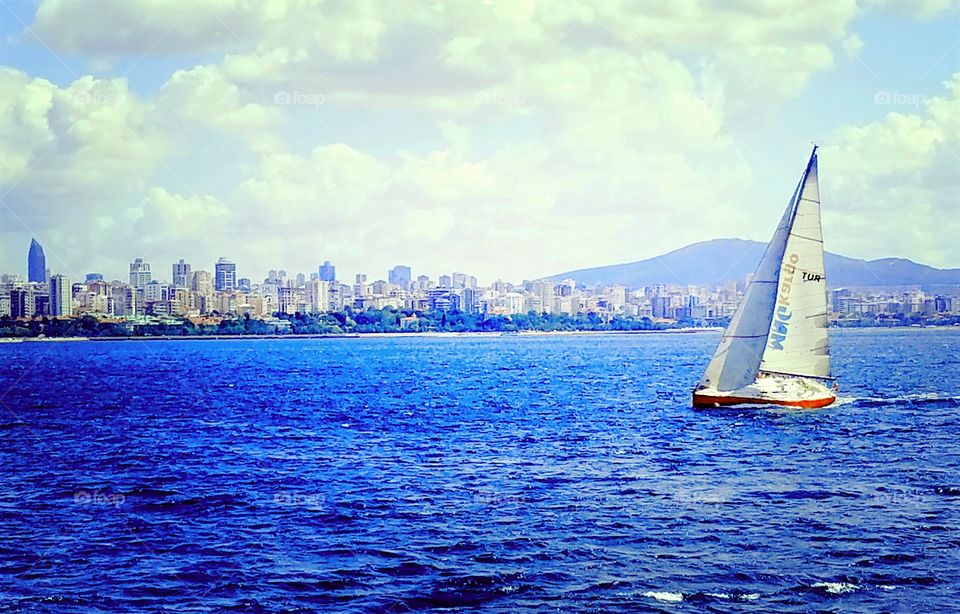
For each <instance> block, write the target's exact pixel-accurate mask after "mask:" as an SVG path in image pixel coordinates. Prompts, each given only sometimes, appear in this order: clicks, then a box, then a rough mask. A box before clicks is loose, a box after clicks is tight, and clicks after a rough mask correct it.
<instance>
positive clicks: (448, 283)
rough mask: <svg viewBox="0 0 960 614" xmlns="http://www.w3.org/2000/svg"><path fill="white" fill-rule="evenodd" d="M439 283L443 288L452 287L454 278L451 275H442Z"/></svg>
mask: <svg viewBox="0 0 960 614" xmlns="http://www.w3.org/2000/svg"><path fill="white" fill-rule="evenodd" d="M437 285H439V286H440V287H441V288H452V287H453V280H452V279H451V278H450V276H449V275H441V276H440V279H439V283H438V284H437Z"/></svg>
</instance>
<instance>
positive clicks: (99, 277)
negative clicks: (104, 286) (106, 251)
mask: <svg viewBox="0 0 960 614" xmlns="http://www.w3.org/2000/svg"><path fill="white" fill-rule="evenodd" d="M94 281H103V274H102V273H87V279H86V283H88V284H89V283H90V282H94Z"/></svg>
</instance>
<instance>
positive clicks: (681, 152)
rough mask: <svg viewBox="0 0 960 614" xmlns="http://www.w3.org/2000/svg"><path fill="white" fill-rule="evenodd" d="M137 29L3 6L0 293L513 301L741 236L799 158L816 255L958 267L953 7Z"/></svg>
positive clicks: (649, 9)
mask: <svg viewBox="0 0 960 614" xmlns="http://www.w3.org/2000/svg"><path fill="white" fill-rule="evenodd" d="M162 4H163V6H162V7H161V6H160V5H158V4H156V3H151V2H143V1H139V0H123V1H120V0H106V1H105V2H101V3H96V4H95V5H93V6H91V5H89V4H87V3H82V2H77V1H76V0H61V1H59V2H52V1H50V0H44V1H41V2H38V3H14V4H12V5H10V6H8V7H7V11H8V13H9V16H10V18H9V19H7V20H4V21H3V22H2V23H0V28H2V32H3V34H4V35H5V37H4V43H3V44H5V45H6V46H7V48H8V51H9V52H10V53H8V54H6V55H5V59H4V61H3V65H4V66H3V68H2V70H0V87H3V88H4V91H6V92H8V95H7V96H6V97H5V98H6V100H7V102H8V108H9V111H8V112H7V113H4V114H3V116H2V119H0V129H2V130H3V133H4V134H7V135H9V137H8V138H7V139H6V141H5V146H4V148H3V149H2V151H0V162H2V164H0V168H3V169H4V170H3V171H2V172H0V194H3V197H2V199H0V200H2V203H0V205H2V206H0V210H2V211H3V213H2V214H0V216H2V222H3V223H2V224H0V246H2V249H0V270H19V268H20V266H21V264H20V262H21V258H22V256H21V248H20V243H19V241H20V240H21V238H22V237H24V236H36V237H38V238H39V240H40V241H41V242H42V243H43V244H44V246H45V248H46V251H47V254H46V256H47V260H48V265H49V268H51V269H63V268H65V267H68V265H69V264H70V263H84V264H88V265H89V266H90V267H91V268H93V269H94V270H105V271H117V270H122V269H123V267H124V266H125V265H126V262H127V258H128V255H127V253H126V252H134V253H139V254H143V255H144V256H145V257H147V258H149V259H151V260H153V261H155V262H165V263H166V262H175V261H176V260H177V259H178V258H180V257H181V256H182V255H183V254H184V253H186V251H188V250H189V251H191V252H192V258H193V259H194V260H196V261H198V262H199V261H202V262H208V261H211V260H216V258H217V257H219V255H222V254H226V255H228V256H229V257H232V258H234V259H235V262H236V264H237V266H238V268H239V269H240V270H259V269H261V268H265V267H269V266H271V263H277V264H280V263H282V264H283V266H285V267H287V268H288V269H291V270H301V271H306V270H312V268H313V267H314V266H315V264H316V263H315V262H314V261H315V260H316V259H317V257H318V256H322V255H323V254H330V255H331V256H334V257H335V259H336V260H337V264H338V266H340V267H341V268H342V269H343V270H345V271H373V270H379V269H381V268H382V267H383V266H391V262H392V261H394V260H395V259H397V258H398V257H400V256H401V255H403V258H404V260H405V261H406V264H408V265H409V266H411V267H412V268H414V269H415V270H419V271H429V272H430V274H431V275H436V274H439V273H440V270H439V268H440V267H438V266H436V263H443V268H449V269H452V270H470V271H473V272H474V273H475V274H476V275H478V276H480V277H481V278H484V279H492V278H495V277H497V276H503V277H507V278H512V279H520V278H536V277H541V276H544V275H549V274H552V273H554V272H556V271H563V270H569V269H572V268H577V267H589V266H598V265H603V264H609V263H614V262H630V261H635V260H639V259H643V258H647V257H650V256H652V255H654V254H658V253H663V252H666V251H669V250H671V249H675V248H678V247H681V246H683V245H687V244H689V243H692V242H695V241H700V240H706V239H712V238H716V237H727V236H735V237H743V238H748V239H754V240H758V241H767V240H768V239H769V234H770V233H769V228H771V227H772V226H773V225H774V224H775V223H776V220H777V216H778V212H779V211H781V210H782V208H783V206H784V204H785V203H786V202H787V200H788V199H789V193H786V191H785V190H784V187H783V186H784V185H790V184H792V182H793V181H795V180H796V177H795V175H796V172H795V169H796V167H797V165H798V164H799V163H800V162H801V161H802V160H803V159H805V157H806V154H807V152H808V150H809V143H810V141H817V142H818V143H820V144H821V146H822V147H821V153H820V156H821V174H822V183H823V190H824V191H823V203H824V233H825V240H826V246H827V249H828V250H830V251H834V252H839V253H844V254H849V255H852V256H857V257H862V258H868V259H869V258H877V257H884V256H896V257H906V258H910V259H912V260H915V261H918V262H924V263H929V264H931V265H934V266H940V267H944V266H958V264H960V247H958V246H957V244H956V242H955V240H954V237H955V236H956V235H957V234H958V233H960V227H958V226H957V224H958V222H956V221H955V216H953V215H952V212H953V210H954V209H955V207H956V196H955V195H956V194H957V193H958V191H960V190H958V181H960V179H958V176H957V173H956V172H955V169H956V164H957V158H956V156H957V151H958V150H960V134H958V133H957V130H956V125H957V122H958V118H960V98H958V96H960V73H958V71H957V62H956V58H957V55H956V54H957V50H958V47H957V46H956V44H955V43H956V39H957V29H956V19H957V13H958V7H957V5H956V3H952V2H942V1H936V0H923V1H920V2H915V3H903V2H891V1H888V0H863V1H862V2H859V3H857V2H854V1H853V0H841V1H840V2H835V3H820V4H818V5H816V6H811V7H807V8H806V9H805V10H803V11H797V10H796V7H795V5H793V4H791V3H788V2H786V1H785V0H775V1H773V2H765V3H761V4H758V5H756V6H752V7H751V6H749V3H748V4H747V5H743V4H739V3H732V4H728V3H710V2H706V1H699V0H695V1H693V2H689V3H680V4H679V5H673V4H652V3H651V4H645V3H638V4H636V5H631V6H630V7H621V6H619V5H616V3H613V4H610V5H607V4H604V5H601V6H596V5H595V3H587V2H569V3H566V2H565V3H561V4H559V5H556V6H554V5H551V4H549V3H536V2H529V3H527V2H517V3H507V2H499V1H493V2H481V3H462V4H460V3H457V4H451V5H449V6H447V5H444V4H443V3H439V4H433V5H423V6H419V5H418V6H416V7H407V9H408V10H405V9H403V8H400V7H393V6H383V7H377V6H375V5H365V4H364V3H356V5H354V3H350V4H349V5H347V6H344V7H343V8H342V12H341V14H338V15H337V16H336V18H335V19H334V18H331V17H330V16H329V15H327V14H325V12H324V8H323V7H322V5H320V4H318V5H316V6H310V5H309V3H307V4H297V5H294V4H288V3H286V2H280V3H268V4H270V6H272V7H273V9H271V10H270V11H268V10H267V9H266V8H264V7H265V6H266V5H263V6H260V5H256V4H244V3H240V4H236V3H222V4H218V5H217V6H216V7H207V9H206V10H201V11H197V10H195V7H194V6H193V5H192V4H191V3H186V2H183V1H182V0H170V2H166V3H162ZM117 16H120V18H122V19H123V20H124V23H126V24H127V25H126V26H125V27H126V28H127V29H126V30H125V31H124V36H122V37H118V36H116V33H115V32H114V31H113V30H112V27H111V24H112V23H114V22H115V19H116V18H117ZM181 19H182V22H181V21H180V20H181ZM294 49H295V50H296V52H294V51H293V50H294ZM904 219H909V220H911V223H910V231H909V232H903V220H904ZM72 274H73V275H74V276H75V277H76V276H77V275H78V274H79V272H77V271H74V272H72Z"/></svg>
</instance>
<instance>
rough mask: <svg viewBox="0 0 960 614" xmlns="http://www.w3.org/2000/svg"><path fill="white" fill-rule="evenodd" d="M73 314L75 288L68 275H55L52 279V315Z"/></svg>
mask: <svg viewBox="0 0 960 614" xmlns="http://www.w3.org/2000/svg"><path fill="white" fill-rule="evenodd" d="M72 314H73V286H72V285H70V278H69V277H67V276H66V275H54V276H53V277H51V278H50V315H52V316H55V317H56V316H69V315H72Z"/></svg>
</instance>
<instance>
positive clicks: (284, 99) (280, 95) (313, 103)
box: [273, 90, 327, 107]
mask: <svg viewBox="0 0 960 614" xmlns="http://www.w3.org/2000/svg"><path fill="white" fill-rule="evenodd" d="M326 102H327V97H326V96H324V95H323V94H318V93H316V92H289V91H286V90H281V91H279V92H275V93H274V94H273V104H278V105H290V106H302V107H319V106H321V105H323V104H326Z"/></svg>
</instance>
